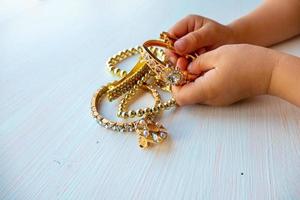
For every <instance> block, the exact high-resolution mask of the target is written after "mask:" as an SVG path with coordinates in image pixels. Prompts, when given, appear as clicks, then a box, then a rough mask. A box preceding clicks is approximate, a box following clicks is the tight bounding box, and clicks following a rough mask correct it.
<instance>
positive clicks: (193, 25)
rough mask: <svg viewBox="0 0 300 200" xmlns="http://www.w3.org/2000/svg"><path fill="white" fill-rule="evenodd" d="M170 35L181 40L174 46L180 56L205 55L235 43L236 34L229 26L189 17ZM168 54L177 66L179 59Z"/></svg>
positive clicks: (178, 23) (195, 16)
mask: <svg viewBox="0 0 300 200" xmlns="http://www.w3.org/2000/svg"><path fill="white" fill-rule="evenodd" d="M169 33H170V34H171V35H173V36H175V37H177V38H179V39H178V40H177V41H176V42H175V44H174V46H175V50H176V53H178V54H180V55H184V54H188V53H192V52H198V53H203V52H205V51H207V50H212V49H215V48H217V47H219V46H221V45H224V44H229V43H233V41H234V34H233V31H232V30H231V28H230V27H229V26H224V25H222V24H219V23H217V22H215V21H213V20H211V19H208V18H205V17H201V16H197V15H189V16H187V17H185V18H184V19H182V20H180V21H179V22H177V23H176V24H175V25H174V26H173V27H172V28H171V29H170V30H169ZM166 53H167V55H168V57H169V60H170V61H171V62H173V63H174V64H175V63H176V61H177V58H178V57H177V56H176V55H175V54H173V53H172V52H170V51H167V52H166Z"/></svg>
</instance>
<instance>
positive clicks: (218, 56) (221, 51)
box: [172, 44, 280, 105]
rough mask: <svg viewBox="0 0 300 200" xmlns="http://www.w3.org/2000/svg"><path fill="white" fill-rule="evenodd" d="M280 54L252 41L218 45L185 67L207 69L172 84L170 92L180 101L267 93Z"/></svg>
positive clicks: (214, 101) (213, 101) (219, 101)
mask: <svg viewBox="0 0 300 200" xmlns="http://www.w3.org/2000/svg"><path fill="white" fill-rule="evenodd" d="M279 56H280V53H278V52H276V51H273V50H271V49H267V48H263V47H258V46H254V45H247V44H239V45H225V46H221V47H219V48H217V49H215V50H212V51H209V52H207V53H204V54H202V55H200V56H199V57H198V58H197V59H196V60H195V61H193V62H192V63H190V64H189V66H188V68H187V69H188V71H189V72H191V73H193V74H200V73H201V72H203V71H207V72H206V73H205V74H204V75H203V76H200V77H199V78H197V79H196V80H195V81H194V82H191V83H188V84H186V85H184V86H181V87H173V89H172V90H173V95H174V97H175V99H176V101H177V103H178V104H179V105H187V104H194V103H201V104H208V105H228V104H232V103H234V102H236V101H239V100H241V99H244V98H247V97H251V96H256V95H260V94H267V93H268V92H269V86H270V81H271V78H272V71H273V68H274V66H275V65H276V63H277V62H278V59H279ZM179 67H180V68H186V67H187V66H179ZM208 70H209V71H208Z"/></svg>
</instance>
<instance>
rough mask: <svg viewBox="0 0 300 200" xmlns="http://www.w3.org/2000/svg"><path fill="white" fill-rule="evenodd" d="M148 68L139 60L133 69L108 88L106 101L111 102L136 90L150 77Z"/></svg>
mask: <svg viewBox="0 0 300 200" xmlns="http://www.w3.org/2000/svg"><path fill="white" fill-rule="evenodd" d="M150 72H151V71H150V68H149V67H148V65H147V64H146V62H145V61H143V60H139V61H138V62H137V64H136V65H135V66H134V67H133V69H132V70H131V71H130V72H129V73H128V74H127V75H126V76H125V77H123V78H122V79H120V80H119V81H115V82H114V83H112V84H110V85H109V86H108V88H109V91H108V100H109V101H112V100H115V99H117V98H118V97H120V96H122V95H123V94H125V93H126V92H128V91H130V90H131V89H133V88H138V87H139V86H141V85H142V84H143V83H144V82H146V81H147V79H148V78H149V77H150Z"/></svg>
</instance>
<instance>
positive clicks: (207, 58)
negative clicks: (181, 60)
mask: <svg viewBox="0 0 300 200" xmlns="http://www.w3.org/2000/svg"><path fill="white" fill-rule="evenodd" d="M214 55H215V53H214V51H209V52H206V53H204V54H201V55H199V56H198V57H197V58H196V59H195V60H194V61H193V62H191V63H190V64H189V65H188V67H187V70H188V71H189V72H190V73H191V74H198V75H200V74H202V73H203V72H206V71H208V70H211V69H213V68H214V61H215V56H214Z"/></svg>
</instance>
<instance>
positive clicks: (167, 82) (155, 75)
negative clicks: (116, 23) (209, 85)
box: [91, 32, 197, 148]
mask: <svg viewBox="0 0 300 200" xmlns="http://www.w3.org/2000/svg"><path fill="white" fill-rule="evenodd" d="M175 41H176V38H175V37H172V36H171V35H169V34H168V33H166V32H163V33H161V34H160V38H159V39H158V40H148V41H146V42H145V43H144V44H143V45H142V46H138V47H136V48H131V49H127V50H124V51H121V52H119V53H118V54H116V55H115V56H113V57H111V58H109V59H108V61H107V67H108V69H109V71H111V72H112V73H114V74H115V75H117V76H118V77H119V79H118V80H116V81H114V82H112V83H108V84H106V85H105V86H103V87H101V88H99V89H98V90H97V91H96V92H95V94H94V95H93V97H92V101H91V111H92V116H93V117H94V118H95V119H96V121H97V122H98V124H100V125H101V126H102V127H104V128H106V129H109V130H112V131H116V132H135V133H136V134H137V136H138V143H139V146H140V147H141V148H146V147H148V146H149V145H150V144H158V143H161V142H163V141H164V140H165V139H166V138H167V135H168V134H167V130H166V129H165V128H164V126H163V125H162V124H161V123H159V122H156V121H155V118H156V117H157V116H158V115H159V114H160V113H161V112H163V111H164V110H168V109H170V108H172V107H175V106H176V102H175V100H174V99H173V98H171V99H169V100H168V101H165V102H163V101H162V100H161V97H160V94H159V92H158V89H160V90H163V91H167V92H171V87H172V85H183V84H186V83H188V82H190V81H193V80H195V79H196V78H197V76H196V75H193V74H189V73H187V71H182V70H180V69H178V68H176V67H175V66H174V65H172V64H171V63H170V62H168V60H167V58H166V56H165V54H164V50H165V49H170V50H174V42H175ZM133 55H138V56H139V58H138V61H137V63H136V64H135V66H133V68H132V69H131V70H130V72H127V71H125V70H122V69H120V68H118V66H117V65H118V63H120V62H122V61H123V60H125V59H127V58H129V57H130V56H133ZM196 56H197V55H196V54H195V55H186V58H188V59H195V57H196ZM139 90H142V91H146V92H149V93H151V94H152V96H153V98H154V100H155V103H154V105H151V106H149V107H146V108H140V109H137V110H128V104H129V103H130V101H132V99H133V97H134V96H135V95H136V94H137V92H138V91H139ZM105 97H107V98H108V100H109V101H114V100H116V99H119V106H118V111H117V112H116V114H117V116H118V117H120V118H124V119H127V118H134V119H137V120H133V121H131V122H128V120H126V121H124V122H114V121H111V120H109V119H107V118H105V117H104V116H103V115H101V114H100V102H101V100H102V99H103V98H105Z"/></svg>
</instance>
